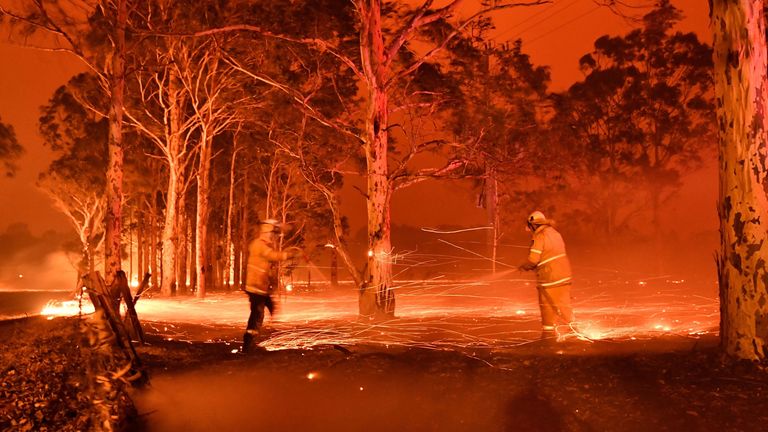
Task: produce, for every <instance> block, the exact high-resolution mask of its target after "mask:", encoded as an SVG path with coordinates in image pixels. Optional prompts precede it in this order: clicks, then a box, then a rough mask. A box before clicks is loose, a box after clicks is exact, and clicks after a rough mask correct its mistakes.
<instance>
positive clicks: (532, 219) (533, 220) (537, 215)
mask: <svg viewBox="0 0 768 432" xmlns="http://www.w3.org/2000/svg"><path fill="white" fill-rule="evenodd" d="M546 222H547V217H546V216H544V213H542V212H540V211H538V210H536V211H535V212H533V213H531V214H530V215H528V223H529V224H531V225H541V224H544V223H546Z"/></svg>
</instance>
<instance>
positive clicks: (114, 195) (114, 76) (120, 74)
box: [104, 0, 128, 285]
mask: <svg viewBox="0 0 768 432" xmlns="http://www.w3.org/2000/svg"><path fill="white" fill-rule="evenodd" d="M116 5H117V20H116V24H117V25H116V27H117V28H116V30H115V41H114V42H115V47H114V52H113V53H112V65H111V69H112V70H111V74H110V103H109V114H108V119H109V138H108V142H107V148H108V150H107V151H108V158H107V190H106V196H107V211H106V217H105V224H106V227H105V234H104V235H105V241H104V279H105V282H106V283H107V285H111V284H112V283H113V282H114V280H115V277H116V275H117V272H118V271H120V269H121V268H122V266H121V262H120V237H121V226H122V223H121V222H122V199H123V91H124V88H125V27H126V22H127V20H128V7H127V5H126V0H118V1H117V2H116Z"/></svg>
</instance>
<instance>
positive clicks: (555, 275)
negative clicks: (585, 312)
mask: <svg viewBox="0 0 768 432" xmlns="http://www.w3.org/2000/svg"><path fill="white" fill-rule="evenodd" d="M528 261H530V262H531V263H533V264H536V286H537V287H538V288H550V287H556V286H561V285H566V284H569V283H571V263H570V262H569V261H568V255H567V254H566V253H565V242H564V241H563V236H561V235H560V233H559V232H557V230H556V229H555V228H554V227H552V226H551V225H548V224H544V225H541V226H539V227H538V228H537V229H536V231H535V232H534V233H533V242H532V244H531V249H530V251H529V253H528Z"/></svg>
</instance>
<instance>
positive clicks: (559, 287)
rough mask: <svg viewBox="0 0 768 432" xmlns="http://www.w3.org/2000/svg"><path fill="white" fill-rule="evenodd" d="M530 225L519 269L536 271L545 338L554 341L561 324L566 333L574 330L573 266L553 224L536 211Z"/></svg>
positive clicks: (531, 217)
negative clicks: (525, 256) (528, 241)
mask: <svg viewBox="0 0 768 432" xmlns="http://www.w3.org/2000/svg"><path fill="white" fill-rule="evenodd" d="M527 223H528V229H529V230H530V231H531V233H532V237H533V239H532V242H531V248H530V250H529V252H528V259H527V260H526V262H525V263H523V264H522V265H520V266H519V269H520V270H525V271H531V270H535V271H536V289H537V291H538V294H539V309H540V311H541V325H542V338H552V337H556V336H557V333H558V332H557V330H558V328H557V327H558V326H559V325H562V326H567V329H566V330H567V331H570V330H571V327H572V323H573V308H572V307H571V263H570V262H569V261H568V255H567V254H566V252H565V242H564V241H563V237H562V236H561V235H560V233H559V232H558V231H557V230H556V229H555V227H554V222H553V221H551V220H548V219H547V218H546V217H545V216H544V214H543V213H541V212H540V211H535V212H533V213H531V214H530V216H528V220H527Z"/></svg>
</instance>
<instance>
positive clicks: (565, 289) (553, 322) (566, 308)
mask: <svg viewBox="0 0 768 432" xmlns="http://www.w3.org/2000/svg"><path fill="white" fill-rule="evenodd" d="M538 291H539V310H540V311H541V326H542V330H543V333H542V337H544V336H547V335H546V333H548V332H551V333H552V334H554V333H555V328H556V326H558V325H569V324H571V322H573V308H572V307H571V284H566V285H560V286H556V287H552V288H542V287H538Z"/></svg>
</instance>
